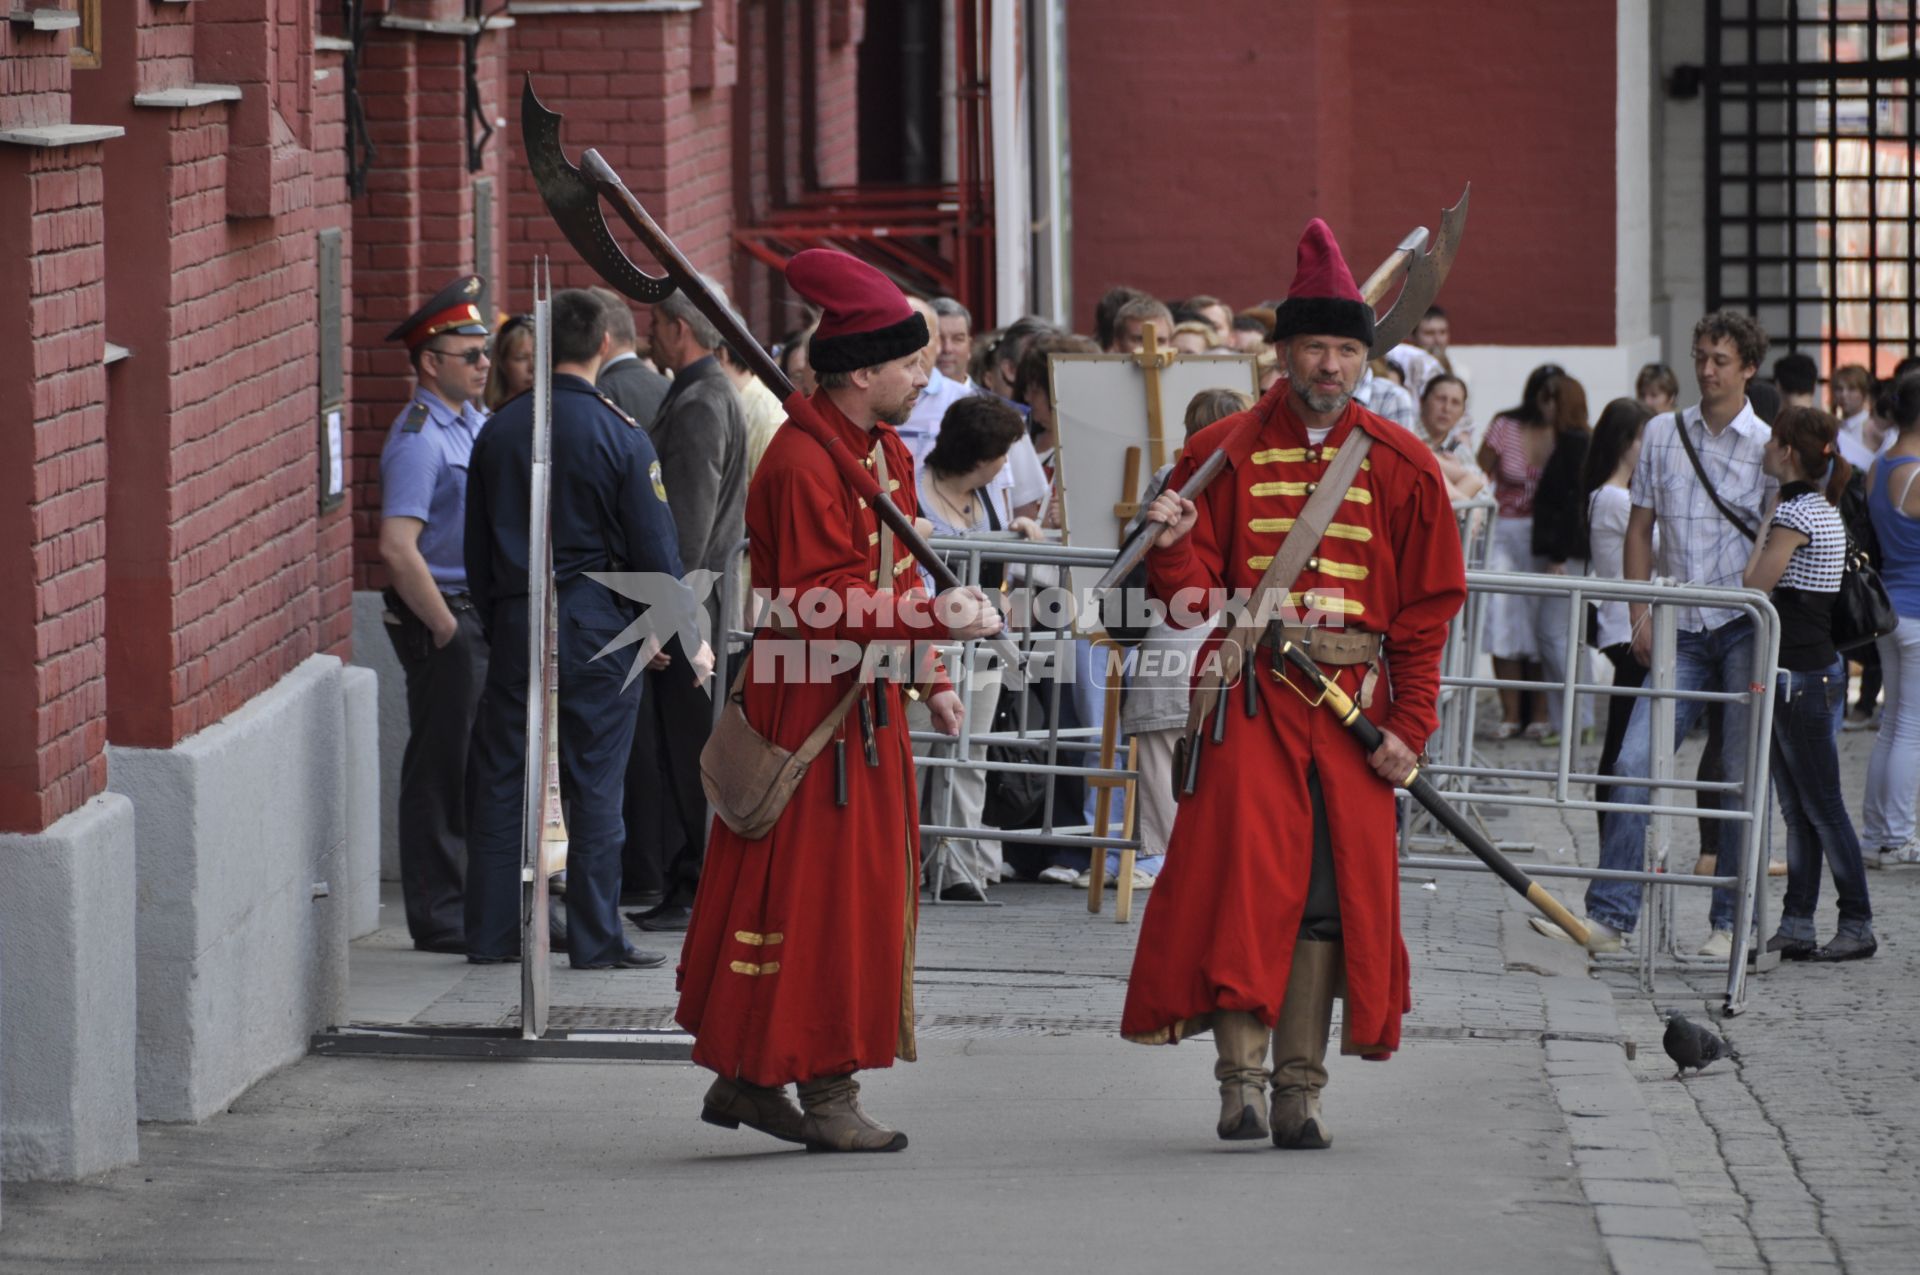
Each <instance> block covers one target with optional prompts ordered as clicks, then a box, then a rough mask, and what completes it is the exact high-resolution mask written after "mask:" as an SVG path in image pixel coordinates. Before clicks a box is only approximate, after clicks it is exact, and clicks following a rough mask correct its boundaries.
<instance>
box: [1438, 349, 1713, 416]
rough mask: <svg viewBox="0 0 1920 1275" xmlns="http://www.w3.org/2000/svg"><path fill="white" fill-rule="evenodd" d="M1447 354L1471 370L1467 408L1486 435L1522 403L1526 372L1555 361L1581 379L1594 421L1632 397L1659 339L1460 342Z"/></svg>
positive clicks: (1683, 374) (1688, 376) (1686, 383)
mask: <svg viewBox="0 0 1920 1275" xmlns="http://www.w3.org/2000/svg"><path fill="white" fill-rule="evenodd" d="M1448 353H1449V354H1450V355H1452V356H1453V358H1454V359H1455V360H1456V362H1457V363H1460V364H1464V365H1465V366H1466V369H1467V381H1468V389H1469V391H1470V392H1471V397H1470V398H1469V399H1468V402H1467V410H1468V411H1469V412H1471V413H1473V422H1474V426H1475V428H1476V430H1478V431H1479V432H1480V433H1482V434H1484V433H1485V432H1486V428H1487V426H1488V425H1489V424H1491V423H1492V422H1493V418H1494V417H1495V416H1496V415H1498V414H1499V413H1501V412H1503V411H1505V410H1506V409H1507V408H1509V407H1512V406H1514V405H1515V404H1517V403H1519V401H1520V393H1521V391H1522V390H1524V389H1525V388H1526V385H1527V374H1528V373H1530V372H1532V371H1533V369H1534V368H1536V367H1539V366H1540V365H1541V364H1542V363H1557V364H1559V365H1560V366H1561V367H1563V368H1565V369H1566V370H1567V374H1568V375H1570V376H1572V377H1573V379H1574V380H1576V381H1578V382H1580V385H1581V388H1583V389H1585V390H1586V392H1587V410H1588V411H1589V413H1591V415H1592V416H1593V418H1594V420H1598V419H1599V418H1600V410H1601V409H1602V408H1604V407H1605V406H1606V405H1607V403H1608V401H1609V400H1611V399H1616V398H1620V397H1623V396H1624V397H1627V398H1632V397H1633V378H1634V377H1635V376H1636V375H1638V374H1639V371H1640V368H1641V365H1642V364H1646V363H1652V362H1656V361H1658V360H1659V358H1660V340H1659V338H1658V337H1646V338H1643V339H1641V340H1638V341H1635V342H1633V343H1631V344H1627V345H1456V346H1450V347H1449V348H1448ZM1679 371H1680V397H1681V400H1682V401H1686V397H1687V393H1688V391H1689V390H1691V389H1692V386H1693V380H1692V373H1691V372H1690V370H1689V369H1687V368H1681V369H1679Z"/></svg>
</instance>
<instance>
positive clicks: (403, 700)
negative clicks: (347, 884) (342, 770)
mask: <svg viewBox="0 0 1920 1275" xmlns="http://www.w3.org/2000/svg"><path fill="white" fill-rule="evenodd" d="M386 610H387V604H386V603H385V602H384V601H382V600H381V597H380V595H379V594H378V593H375V592H372V591H362V592H358V593H355V594H354V595H353V662H354V664H356V665H358V666H359V667H361V668H369V669H372V670H373V671H374V673H375V674H376V675H377V676H378V677H379V678H380V696H379V706H378V707H379V725H380V809H379V814H380V879H381V880H382V881H398V880H399V879H400V754H401V753H403V752H405V751H406V747H407V679H406V674H405V673H403V672H401V670H400V657H399V656H397V655H395V654H394V653H393V642H392V640H391V639H389V638H388V637H387V625H386V622H385V621H384V620H383V619H381V617H382V616H383V615H385V614H386Z"/></svg>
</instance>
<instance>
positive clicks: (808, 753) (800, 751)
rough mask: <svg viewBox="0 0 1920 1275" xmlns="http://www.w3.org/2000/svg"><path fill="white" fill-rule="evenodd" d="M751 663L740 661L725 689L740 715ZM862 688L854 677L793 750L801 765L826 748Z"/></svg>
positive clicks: (744, 709) (743, 704) (749, 661)
mask: <svg viewBox="0 0 1920 1275" xmlns="http://www.w3.org/2000/svg"><path fill="white" fill-rule="evenodd" d="M752 663H753V660H752V658H751V656H749V658H747V659H743V660H741V661H740V671H739V672H738V673H735V674H734V675H733V685H732V686H730V687H728V688H727V698H728V699H729V700H731V701H732V703H733V706H734V707H735V708H737V709H739V711H740V712H741V713H742V714H744V713H745V712H746V702H745V699H744V697H743V696H742V694H741V688H742V687H743V686H745V685H746V680H747V667H748V666H749V665H750V664H752ZM864 686H865V684H864V683H862V682H861V680H860V679H859V678H858V677H855V678H854V679H853V685H852V686H850V687H848V688H847V693H846V694H845V695H842V696H841V697H840V702H839V703H838V704H835V705H834V706H833V711H832V712H830V713H828V714H827V715H826V717H824V718H822V719H821V722H820V724H819V725H818V726H816V727H814V728H813V731H812V733H811V734H809V735H808V736H807V737H806V738H805V739H804V740H802V741H800V747H798V748H796V749H794V750H793V755H794V756H795V757H798V758H799V759H800V762H801V764H802V765H810V764H812V762H813V759H814V758H815V757H818V756H819V755H820V750H821V749H823V748H825V747H826V746H827V741H828V740H829V739H832V738H833V733H834V732H835V731H837V730H839V729H840V723H841V722H844V721H845V720H847V714H848V713H850V712H852V711H853V701H854V700H856V699H858V698H859V697H860V692H861V690H863V689H864ZM749 729H751V728H749ZM768 742H769V743H771V742H772V741H770V740H769V741H768Z"/></svg>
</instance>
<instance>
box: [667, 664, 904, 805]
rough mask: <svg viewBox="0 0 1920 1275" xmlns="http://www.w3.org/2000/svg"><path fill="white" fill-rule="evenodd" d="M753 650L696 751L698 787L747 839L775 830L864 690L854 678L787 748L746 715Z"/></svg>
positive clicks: (861, 684)
mask: <svg viewBox="0 0 1920 1275" xmlns="http://www.w3.org/2000/svg"><path fill="white" fill-rule="evenodd" d="M751 654H752V649H751V648H748V651H747V653H746V654H743V655H742V656H741V658H740V671H739V672H738V673H735V674H734V675H733V685H732V686H730V687H728V688H727V706H726V708H724V709H723V710H721V713H720V720H719V721H717V722H715V723H714V726H713V733H712V734H710V735H708V736H707V743H706V746H705V747H704V748H702V749H701V750H700V787H701V789H702V790H703V791H704V792H705V793H706V794H707V803H708V804H709V805H711V806H712V807H713V812H714V813H715V814H717V815H719V816H720V822H722V823H724V824H726V825H727V827H729V828H731V829H733V830H734V831H735V832H737V833H739V834H740V835H741V836H743V837H745V838H746V839H747V840H748V841H758V840H760V838H762V837H764V836H766V835H767V834H768V833H769V832H772V831H773V825H774V824H775V823H776V822H777V821H778V820H779V818H780V813H781V812H782V811H784V810H785V809H786V808H787V803H788V802H789V801H792V800H793V793H794V790H795V789H796V788H798V787H799V786H800V781H801V780H802V779H805V778H806V777H807V769H808V767H810V766H812V765H813V759H814V758H815V757H818V756H819V755H820V750H821V749H823V748H825V747H826V746H827V740H828V739H829V738H831V737H832V735H833V732H834V731H836V730H838V729H840V723H841V722H843V721H845V720H846V717H847V712H848V710H850V709H851V708H852V707H853V701H854V700H855V699H856V698H858V697H859V695H860V693H861V692H862V691H863V690H865V689H866V684H865V683H864V682H862V681H861V680H860V679H859V678H858V677H855V678H854V679H853V685H852V686H850V687H848V688H847V693H846V694H845V695H842V696H841V697H840V702H839V703H838V704H835V705H834V706H833V711H832V712H831V713H828V714H827V716H826V718H825V720H823V721H822V722H821V723H820V724H819V725H818V726H815V727H814V728H813V732H812V733H811V734H809V735H808V736H807V738H806V740H805V741H804V742H803V743H802V744H801V745H800V747H798V748H796V749H794V750H793V751H791V752H789V751H788V750H786V749H784V748H782V747H780V745H778V744H776V743H774V742H773V741H772V740H770V739H768V738H767V737H766V736H765V735H762V734H761V733H760V732H759V731H757V730H755V729H754V728H753V723H752V722H750V721H748V720H747V711H746V694H745V691H744V690H743V689H742V688H743V687H744V686H745V683H746V678H747V666H748V664H750V663H751V659H750V656H751Z"/></svg>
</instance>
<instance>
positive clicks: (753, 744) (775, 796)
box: [700, 443, 893, 841]
mask: <svg viewBox="0 0 1920 1275" xmlns="http://www.w3.org/2000/svg"><path fill="white" fill-rule="evenodd" d="M873 461H874V468H875V471H876V473H877V475H878V478H879V481H880V487H881V490H883V491H884V490H886V489H887V483H888V481H889V480H888V478H887V462H886V456H885V454H884V453H883V452H882V451H881V450H880V445H879V444H878V443H875V444H874V448H873ZM879 544H880V563H881V568H880V569H881V570H882V571H884V570H886V569H887V567H889V566H890V565H891V564H892V562H893V531H892V529H891V528H889V527H888V526H887V525H886V524H885V523H882V524H881V527H880V533H879ZM752 663H753V647H752V646H751V645H749V646H748V647H747V649H746V650H745V651H743V652H742V653H741V656H740V671H739V672H738V673H735V674H734V675H733V685H732V686H729V687H728V688H727V704H726V707H725V708H723V709H721V710H720V719H719V720H718V721H716V722H715V723H714V725H713V732H712V733H711V734H710V735H708V736H707V742H706V745H705V746H704V747H702V748H701V750H700V788H701V791H703V792H705V793H706V794H707V804H708V805H710V806H712V807H713V813H715V814H716V815H719V816H720V822H721V823H724V824H726V825H727V827H729V828H731V829H732V830H733V831H734V832H736V833H738V834H739V835H740V836H742V837H745V838H746V839H747V840H748V841H758V840H760V839H761V838H762V837H764V836H766V835H767V834H768V833H769V832H772V831H773V825H774V824H775V823H777V822H779V819H780V815H781V812H782V811H784V810H785V809H786V808H787V803H788V802H790V801H792V800H793V794H794V790H795V789H797V788H799V787H800V781H801V780H802V779H805V778H806V777H807V769H808V768H809V767H810V766H812V765H813V759H814V758H816V757H818V756H819V755H820V750H821V749H823V748H825V747H826V746H827V740H828V739H830V738H832V736H833V733H834V732H835V731H837V730H839V729H840V723H841V722H844V721H845V720H846V719H847V713H848V712H849V711H850V710H851V709H852V708H853V702H854V700H856V699H858V698H859V697H860V695H861V692H863V691H865V690H866V682H865V681H863V680H862V679H861V677H860V676H859V675H858V674H857V673H856V674H855V676H854V678H853V685H851V686H849V687H848V688H847V692H846V694H844V695H842V696H841V697H840V702H839V703H838V704H835V705H834V706H833V711H832V712H830V713H828V714H827V715H826V717H825V718H824V719H822V720H821V722H820V724H819V725H818V726H815V727H814V728H813V730H812V732H811V733H810V734H808V736H807V737H806V739H805V740H803V741H801V744H800V747H798V748H796V749H793V750H792V751H788V750H787V749H785V748H782V747H781V746H780V745H778V744H776V743H774V742H773V741H772V740H770V739H768V738H767V737H766V736H765V735H762V734H761V733H760V732H759V731H757V730H755V729H754V728H753V723H752V722H750V721H748V720H747V708H746V692H745V689H744V687H745V685H746V680H747V669H748V667H750V666H751V665H752Z"/></svg>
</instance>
